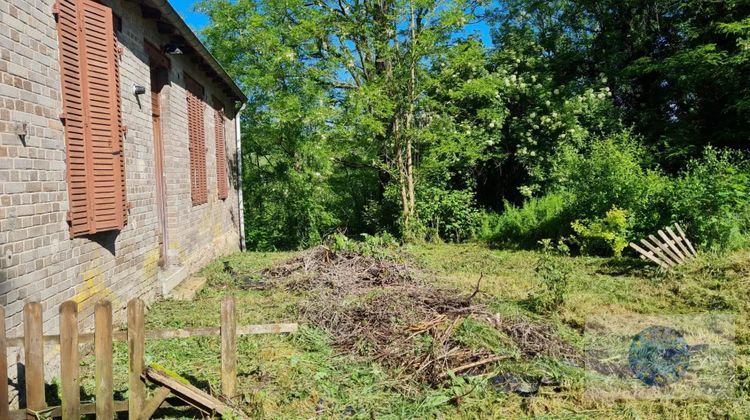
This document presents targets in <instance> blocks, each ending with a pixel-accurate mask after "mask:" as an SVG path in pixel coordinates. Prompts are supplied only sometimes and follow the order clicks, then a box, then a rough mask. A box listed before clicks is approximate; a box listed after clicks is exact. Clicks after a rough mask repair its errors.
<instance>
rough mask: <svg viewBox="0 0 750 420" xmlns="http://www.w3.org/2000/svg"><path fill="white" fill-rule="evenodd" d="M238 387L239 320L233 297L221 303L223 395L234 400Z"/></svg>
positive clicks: (225, 297) (225, 298) (226, 297)
mask: <svg viewBox="0 0 750 420" xmlns="http://www.w3.org/2000/svg"><path fill="white" fill-rule="evenodd" d="M236 386H237V318H236V313H235V306H234V297H233V296H224V299H222V301H221V393H222V394H223V395H224V396H225V397H227V398H232V397H234V395H235V389H236Z"/></svg>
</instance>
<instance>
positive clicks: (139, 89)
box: [133, 85, 146, 96]
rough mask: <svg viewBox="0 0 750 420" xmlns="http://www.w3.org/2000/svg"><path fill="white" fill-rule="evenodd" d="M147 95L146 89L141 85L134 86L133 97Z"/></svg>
mask: <svg viewBox="0 0 750 420" xmlns="http://www.w3.org/2000/svg"><path fill="white" fill-rule="evenodd" d="M144 93H146V88H145V87H143V86H141V85H133V95H135V96H138V95H143V94H144Z"/></svg>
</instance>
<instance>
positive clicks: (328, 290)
mask: <svg viewBox="0 0 750 420" xmlns="http://www.w3.org/2000/svg"><path fill="white" fill-rule="evenodd" d="M263 275H264V276H265V277H266V278H267V279H268V280H269V281H270V282H272V283H274V284H276V285H279V286H281V287H286V288H288V289H291V290H294V291H297V292H300V293H304V294H305V298H304V299H303V300H302V303H301V304H300V312H301V315H302V317H303V318H304V319H305V320H306V321H307V322H309V323H310V324H312V325H315V326H317V327H319V328H322V329H323V330H325V331H326V332H327V333H328V334H329V335H330V337H331V339H332V340H333V344H334V345H335V346H336V347H338V348H340V349H342V350H344V351H348V352H351V353H354V354H358V355H363V356H368V357H371V358H374V359H375V360H378V361H379V362H380V363H382V364H383V365H384V366H386V367H389V368H395V369H399V370H401V371H402V372H403V373H404V374H406V375H409V376H413V377H415V378H417V379H419V380H422V381H426V382H430V383H438V382H441V381H442V380H443V379H445V378H446V377H448V376H449V375H450V374H451V373H453V374H477V373H482V372H484V371H486V370H487V368H488V367H489V366H490V365H491V363H493V362H496V361H498V360H501V359H503V358H507V357H509V356H508V355H501V354H493V352H491V351H490V350H488V349H482V348H479V349H477V348H469V347H468V346H466V345H464V344H462V343H461V342H460V341H458V340H457V339H456V338H455V334H454V332H455V331H456V329H457V328H458V327H459V326H460V325H461V322H462V321H464V320H465V319H466V318H467V317H472V318H474V319H476V320H479V321H481V322H486V323H488V324H489V325H492V326H494V327H495V328H497V330H498V331H501V332H503V333H504V334H507V335H508V336H509V337H510V338H511V339H513V340H514V341H515V342H516V343H517V345H518V348H519V349H520V351H521V353H522V354H523V355H525V356H529V357H535V356H537V355H540V354H546V355H550V356H564V357H570V358H574V357H576V356H575V353H576V352H575V351H574V349H572V348H571V347H570V346H569V345H568V344H567V343H565V342H563V341H561V340H560V339H559V338H558V337H556V336H555V335H554V331H553V329H552V327H551V326H548V325H546V324H540V323H536V322H534V321H531V320H528V319H525V318H505V317H500V316H499V315H495V314H492V313H490V312H489V311H488V309H487V307H486V306H485V305H483V304H482V303H480V302H477V295H478V292H479V287H480V283H481V278H480V280H479V281H478V282H477V285H476V287H475V289H474V290H473V291H472V292H470V293H461V292H459V291H458V290H455V289H448V288H441V287H436V286H433V285H429V284H425V283H423V282H420V281H418V280H416V279H415V276H414V272H413V270H412V269H411V268H410V267H409V266H408V265H407V264H405V263H400V262H397V261H395V260H394V259H392V258H376V257H372V256H366V255H362V254H360V253H357V252H352V251H338V252H333V251H331V250H330V249H329V248H327V247H325V246H318V247H315V248H312V249H309V250H307V251H303V252H301V253H299V254H298V255H296V256H295V257H293V258H291V259H289V260H287V261H284V262H282V263H281V264H279V265H277V266H275V267H272V268H269V269H267V270H265V271H264V272H263Z"/></svg>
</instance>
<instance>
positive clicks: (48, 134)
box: [0, 0, 239, 336]
mask: <svg viewBox="0 0 750 420" xmlns="http://www.w3.org/2000/svg"><path fill="white" fill-rule="evenodd" d="M53 3H54V1H53V0H11V1H1V2H0V304H2V305H3V306H4V307H5V310H6V325H7V329H8V334H9V335H10V336H16V335H21V334H22V330H23V325H22V309H23V305H24V304H25V303H26V302H31V301H38V302H41V303H42V305H43V308H44V319H45V325H44V327H45V328H44V329H45V333H48V334H52V333H56V332H57V329H58V325H57V324H58V319H57V313H58V307H59V304H60V303H61V302H63V301H64V300H68V299H73V300H75V301H77V302H78V303H79V313H81V315H80V318H81V324H82V325H81V328H82V329H87V328H90V327H91V325H93V319H92V317H93V305H94V303H95V302H96V301H98V300H99V299H103V298H106V299H109V300H111V301H112V302H113V306H114V308H115V310H116V311H117V315H116V316H117V317H118V318H119V319H122V314H123V309H124V308H125V305H126V303H127V301H128V300H129V299H131V298H134V297H139V296H140V297H143V298H145V299H148V300H150V299H154V298H155V297H157V296H158V295H159V294H160V293H161V291H162V290H163V288H164V286H165V285H166V286H171V285H173V284H175V283H176V282H178V281H179V280H181V279H183V278H184V277H186V276H187V275H189V274H190V273H191V272H194V271H195V270H197V269H199V268H200V267H201V266H202V265H203V264H205V263H206V262H208V261H210V260H211V259H212V258H215V257H216V256H219V255H221V254H224V253H227V252H231V251H235V250H237V249H239V233H238V232H239V213H238V208H237V205H238V197H237V180H236V148H235V133H234V120H233V119H232V118H234V116H233V115H232V114H231V113H228V115H227V118H228V120H227V121H226V124H225V127H226V130H227V133H226V146H227V159H228V164H227V171H228V175H229V179H230V182H229V197H228V198H227V199H226V200H219V199H218V196H217V182H216V161H215V159H216V150H215V138H214V130H213V127H214V126H213V124H214V121H213V119H214V113H213V110H212V107H211V105H212V104H211V102H210V98H211V97H212V96H216V97H218V98H220V99H221V100H222V101H223V102H224V103H225V104H226V106H227V107H230V108H232V107H233V106H234V103H233V102H232V100H231V99H230V98H227V97H226V96H225V95H224V94H223V93H222V89H221V87H220V86H218V85H217V84H215V83H213V82H212V77H211V76H212V75H209V74H206V73H205V72H203V71H201V70H199V68H198V66H197V65H196V64H195V63H194V62H193V61H192V59H195V57H191V56H189V55H184V56H170V60H171V69H170V71H169V85H168V86H167V87H166V88H165V89H164V91H163V93H162V103H163V104H164V105H163V108H164V110H163V112H162V121H163V123H162V124H163V138H164V152H165V158H164V172H165V176H166V184H167V187H166V190H167V192H166V194H167V213H168V232H167V235H168V238H169V239H168V246H169V265H168V266H167V267H163V268H162V267H160V266H159V264H158V262H159V255H160V252H159V245H158V239H157V228H158V225H157V220H158V219H157V213H156V190H155V182H154V180H155V175H154V173H155V159H154V148H153V133H152V123H151V109H150V106H151V102H150V97H149V93H148V92H149V89H150V87H149V80H150V78H149V66H148V56H147V53H146V51H145V47H144V40H148V41H150V42H151V43H153V44H154V45H163V44H164V43H166V42H167V41H169V39H168V38H167V37H166V36H165V35H161V34H159V33H158V31H157V30H156V26H155V23H154V22H153V21H149V20H145V19H144V18H143V17H142V15H141V10H140V7H139V6H138V5H137V4H134V2H128V1H121V0H112V2H111V3H109V5H110V6H111V7H112V8H113V10H114V12H115V13H116V14H117V15H118V16H120V17H121V20H122V31H121V32H120V33H119V34H118V39H119V42H120V45H121V46H122V47H124V55H123V56H122V59H121V61H120V68H121V72H120V73H121V76H120V87H121V96H122V115H123V123H124V124H125V125H127V134H126V137H125V141H124V156H125V174H126V188H127V196H128V201H129V202H130V203H131V205H132V208H131V209H130V211H129V219H128V224H127V226H126V227H125V228H124V229H123V230H122V231H120V232H110V233H99V234H96V235H91V236H89V237H84V238H75V239H71V238H70V235H69V231H68V224H67V222H66V212H67V210H68V195H67V183H66V180H65V143H64V133H63V125H62V124H61V121H60V119H59V115H60V113H61V98H60V73H59V64H58V50H57V33H56V28H55V20H54V16H53V14H52V6H53ZM186 71H187V72H188V73H189V74H190V76H191V77H193V78H194V79H196V80H197V81H198V82H200V83H201V84H202V85H203V86H204V87H205V88H206V93H207V95H206V98H207V100H208V105H207V107H206V112H205V117H206V123H205V128H206V147H207V153H206V155H207V175H208V193H209V202H208V203H207V204H202V205H198V206H193V205H192V203H191V199H190V175H189V151H188V134H187V132H188V131H187V130H188V128H187V120H186V106H187V104H186V99H185V88H184V77H183V74H184V72H186ZM134 84H138V85H143V86H145V87H146V92H147V93H146V94H145V95H140V96H139V97H136V96H135V95H134V94H133V88H132V87H133V85H134ZM21 124H26V131H27V134H26V135H25V136H20V135H18V134H17V132H19V131H20V127H21Z"/></svg>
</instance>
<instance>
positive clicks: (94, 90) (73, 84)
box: [57, 0, 127, 236]
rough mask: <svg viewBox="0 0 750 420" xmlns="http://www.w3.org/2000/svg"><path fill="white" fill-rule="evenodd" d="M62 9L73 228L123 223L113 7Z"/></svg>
mask: <svg viewBox="0 0 750 420" xmlns="http://www.w3.org/2000/svg"><path fill="white" fill-rule="evenodd" d="M57 14H58V16H57V18H58V20H57V21H58V24H57V28H58V34H59V41H60V42H59V44H60V63H61V75H62V76H61V78H62V97H63V118H64V120H63V121H64V123H65V139H66V143H67V147H66V150H67V174H68V188H69V199H70V213H69V218H68V219H69V222H70V232H71V235H72V236H79V235H84V234H90V233H96V232H101V231H108V230H117V229H122V227H123V226H124V224H125V221H126V212H127V209H126V206H125V184H124V165H123V159H122V130H121V126H122V125H121V115H120V109H119V108H120V98H119V77H118V76H119V69H118V68H117V58H116V56H117V43H116V42H115V38H114V36H115V35H114V27H113V21H112V20H113V19H112V10H111V9H110V8H108V7H106V6H103V5H101V4H98V3H95V2H93V1H91V0H60V1H59V2H58V4H57Z"/></svg>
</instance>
